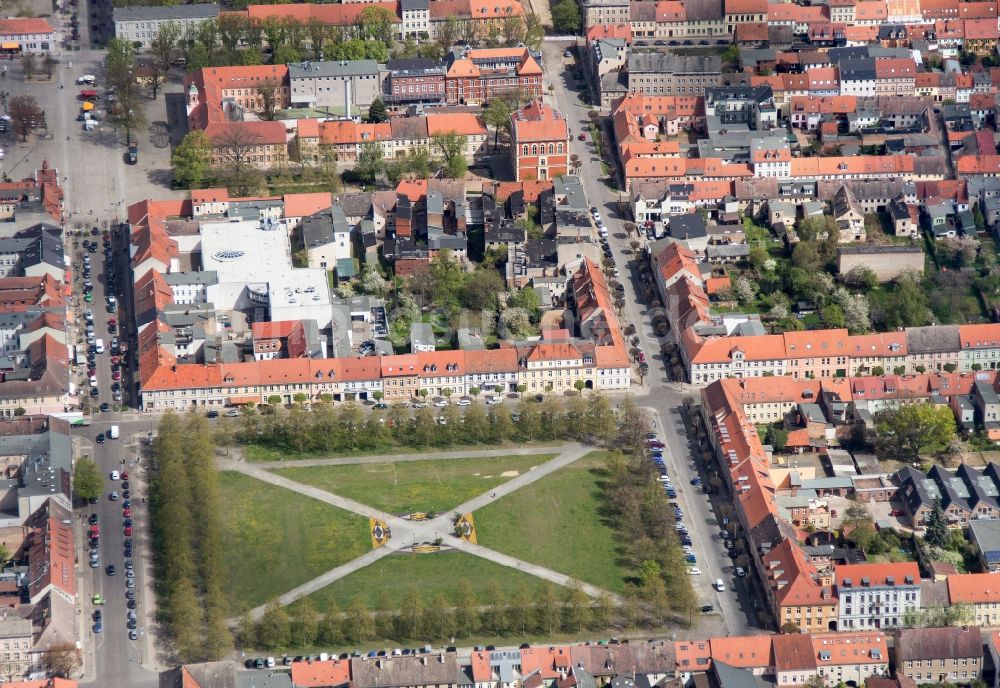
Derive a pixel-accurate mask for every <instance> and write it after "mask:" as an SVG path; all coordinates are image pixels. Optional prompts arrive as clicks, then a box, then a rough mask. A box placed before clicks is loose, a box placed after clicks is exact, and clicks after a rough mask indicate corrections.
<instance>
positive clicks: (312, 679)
mask: <svg viewBox="0 0 1000 688" xmlns="http://www.w3.org/2000/svg"><path fill="white" fill-rule="evenodd" d="M350 681H351V660H350V659H331V660H328V661H325V662H321V661H318V660H309V661H305V662H292V685H294V686H296V687H297V688H337V686H345V685H347V684H349V683H350Z"/></svg>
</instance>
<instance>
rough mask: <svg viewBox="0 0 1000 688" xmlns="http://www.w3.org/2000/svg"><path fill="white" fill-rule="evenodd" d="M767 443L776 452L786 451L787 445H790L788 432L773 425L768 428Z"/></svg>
mask: <svg viewBox="0 0 1000 688" xmlns="http://www.w3.org/2000/svg"><path fill="white" fill-rule="evenodd" d="M767 443H768V444H770V445H771V447H772V448H773V449H774V451H776V452H781V451H784V449H785V444H787V443H788V431H787V430H785V429H784V428H778V427H775V426H773V425H771V426H769V427H768V428H767Z"/></svg>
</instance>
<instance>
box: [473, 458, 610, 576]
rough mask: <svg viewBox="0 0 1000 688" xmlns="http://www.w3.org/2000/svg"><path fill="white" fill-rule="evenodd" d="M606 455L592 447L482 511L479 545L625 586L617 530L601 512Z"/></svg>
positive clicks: (478, 518) (478, 514) (478, 522)
mask: <svg viewBox="0 0 1000 688" xmlns="http://www.w3.org/2000/svg"><path fill="white" fill-rule="evenodd" d="M604 458H605V453H604V452H591V453H590V454H588V455H587V456H585V457H584V458H582V459H580V460H579V461H577V462H576V463H574V464H572V465H570V466H567V467H566V468H563V469H562V470H559V471H557V472H555V473H553V474H551V475H549V476H547V477H545V478H543V479H541V480H539V481H538V482H535V483H532V484H531V485H528V486H527V487H525V488H523V489H521V490H517V491H516V492H513V493H511V494H510V495H508V496H506V497H504V498H503V499H500V500H498V501H496V502H495V503H493V504H490V505H489V506H487V507H486V508H484V509H480V510H479V511H477V512H476V513H475V514H474V516H475V519H476V532H477V535H478V540H479V544H481V545H483V546H484V547H490V548H492V549H495V550H498V551H500V552H504V553H506V554H510V555H512V556H515V557H518V558H520V559H524V560H525V561H530V562H533V563H536V564H541V565H543V566H547V567H549V568H551V569H553V570H555V571H559V572H560V573H564V574H566V575H568V576H574V577H576V578H579V579H580V580H582V581H584V582H587V583H592V584H593V585H597V586H600V587H602V588H604V589H606V590H611V591H614V592H620V591H622V590H623V589H624V587H625V573H626V572H625V571H624V570H623V569H622V568H621V567H620V566H619V565H618V564H617V561H618V553H617V537H616V533H615V531H614V529H613V528H612V527H611V525H610V524H609V523H607V522H606V521H605V519H604V518H603V517H602V516H601V515H600V512H601V506H602V490H601V488H600V486H599V483H600V481H601V480H602V475H603V472H604Z"/></svg>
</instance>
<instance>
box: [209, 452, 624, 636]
mask: <svg viewBox="0 0 1000 688" xmlns="http://www.w3.org/2000/svg"><path fill="white" fill-rule="evenodd" d="M556 449H559V450H561V451H559V454H558V455H557V456H556V457H555V458H553V459H551V460H549V461H546V462H545V463H543V464H542V465H540V466H537V467H536V468H534V469H532V470H530V471H528V472H526V473H522V474H521V475H519V476H517V477H516V478H513V479H511V480H508V481H507V482H505V483H504V484H502V485H499V486H497V487H496V488H494V489H492V490H490V491H489V492H484V493H483V494H481V495H479V496H477V497H474V498H473V499H470V500H469V501H468V502H465V503H464V504H460V505H459V506H458V507H456V508H455V509H449V510H448V512H447V513H445V514H442V515H440V516H438V517H437V518H433V519H430V520H427V521H408V520H406V519H402V518H399V517H397V516H387V515H386V514H384V513H383V512H381V511H379V510H378V509H373V508H372V507H370V506H367V505H365V504H361V503H359V502H356V501H354V500H352V499H347V498H346V497H341V496H339V495H335V494H333V493H331V492H327V491H326V490H321V489H320V488H318V487H313V486H312V485H304V484H302V483H298V482H295V481H294V480H289V479H288V478H285V477H283V476H281V475H277V473H280V470H279V471H274V470H268V469H269V468H283V467H293V466H325V465H338V464H357V463H384V462H386V461H394V460H395V461H399V460H403V461H406V460H409V461H419V460H427V459H428V458H476V457H484V456H485V457H488V456H510V455H511V454H517V455H521V456H525V455H532V454H544V453H551V452H552V451H553V450H556ZM592 449H593V448H592V447H587V446H584V445H582V444H577V443H569V444H565V445H562V446H561V447H532V448H523V449H486V450H481V451H477V452H443V453H440V454H435V455H433V457H428V456H427V455H421V454H414V455H412V456H409V455H407V456H403V457H399V456H392V455H381V456H358V457H343V458H340V459H307V460H303V461H287V462H281V463H277V464H274V463H266V464H256V463H255V464H249V463H246V462H245V461H238V460H237V461H234V460H232V459H222V460H218V461H217V463H218V466H219V469H220V470H232V471H238V472H240V473H243V474H245V475H248V476H251V477H253V478H256V479H258V480H261V481H263V482H266V483H269V484H271V485H275V486H277V487H282V488H285V489H287V490H292V491H293V492H298V493H299V494H303V495H306V496H307V497H312V498H313V499H317V500H319V501H321V502H325V503H327V504H331V505H333V506H336V507H338V508H340V509H344V510H345V511H350V512H353V513H356V514H360V515H361V516H367V517H368V518H377V519H382V520H385V521H386V523H387V524H388V526H389V528H390V529H391V530H392V538H391V539H390V540H389V543H388V544H387V545H385V546H384V547H379V548H378V549H374V550H372V551H370V552H368V553H366V554H363V555H362V556H360V557H358V558H356V559H353V560H351V561H349V562H347V563H345V564H342V565H340V566H338V567H336V568H333V569H330V570H329V571H326V572H324V573H322V574H321V575H319V576H317V577H316V578H313V579H312V580H310V581H306V582H305V583H303V584H302V585H300V586H298V587H296V588H293V589H292V590H289V591H288V592H286V593H285V594H283V595H281V596H280V597H278V601H279V602H280V603H281V604H283V605H288V604H291V603H293V602H295V601H296V600H299V599H301V598H303V597H305V596H307V595H310V594H312V593H314V592H316V591H317V590H320V589H321V588H324V587H326V586H327V585H330V584H331V583H333V582H335V581H338V580H340V579H341V578H344V577H345V576H348V575H350V574H352V573H354V572H355V571H358V570H360V569H362V568H364V567H366V566H368V565H370V564H373V563H375V562H376V561H378V560H379V559H382V558H383V557H386V556H388V555H390V554H393V553H395V552H400V551H408V550H409V548H410V547H411V546H412V545H414V544H417V543H426V542H433V541H435V540H437V539H438V537H439V536H440V534H441V533H450V532H451V530H452V523H451V519H452V514H454V513H455V512H458V513H467V512H470V511H475V510H477V509H481V508H482V507H484V506H486V505H487V504H490V503H492V502H494V501H496V500H497V499H501V498H503V497H505V496H506V495H508V494H510V493H512V492H515V491H516V490H519V489H521V488H522V487H525V486H527V485H530V484H532V483H533V482H535V481H537V480H541V479H542V478H544V477H545V476H547V475H549V474H551V473H553V472H555V471H558V470H559V469H561V468H564V467H566V466H569V465H570V464H572V463H574V462H575V461H577V460H579V459H580V458H581V457H583V456H585V455H586V454H587V453H589V452H590V451H591V450H592ZM333 462H337V463H333ZM447 546H448V547H450V548H451V549H455V550H459V551H462V552H466V553H468V554H472V555H474V556H477V557H482V558H483V559H487V560H489V561H492V562H494V563H496V564H500V565H501V566H506V567H508V568H511V569H516V570H518V571H522V572H524V573H528V574H531V575H533V576H537V577H539V578H542V579H544V580H547V581H550V582H552V583H556V584H557V585H564V586H569V585H572V584H573V583H574V581H573V579H572V578H571V577H570V576H567V575H565V574H562V573H559V572H557V571H553V570H552V569H549V568H546V567H544V566H539V565H538V564H532V563H530V562H527V561H524V560H522V559H518V558H517V557H512V556H509V555H507V554H503V553H501V552H497V551H495V550H492V549H490V548H488V547H483V546H482V545H474V544H472V543H471V542H466V541H465V540H460V539H459V538H454V537H449V540H448V542H447ZM413 556H433V554H426V555H413ZM579 585H580V588H581V589H582V590H583V591H584V592H585V593H586V594H587V595H590V596H591V597H598V596H600V595H604V594H609V593H607V591H605V590H602V589H601V588H598V587H596V586H593V585H588V584H585V583H579ZM612 597H613V598H614V597H615V596H614V595H612ZM263 613H264V607H263V606H260V607H257V608H256V609H253V610H251V612H250V614H251V616H252V617H253V618H260V617H261V616H262V615H263Z"/></svg>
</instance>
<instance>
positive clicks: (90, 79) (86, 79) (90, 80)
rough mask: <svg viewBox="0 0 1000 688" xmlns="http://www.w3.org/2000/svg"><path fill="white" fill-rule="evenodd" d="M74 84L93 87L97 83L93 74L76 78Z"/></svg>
mask: <svg viewBox="0 0 1000 688" xmlns="http://www.w3.org/2000/svg"><path fill="white" fill-rule="evenodd" d="M76 83H78V84H86V85H88V86H93V85H94V84H96V83H97V77H96V76H94V75H93V74H84V75H83V76H80V77H77V78H76Z"/></svg>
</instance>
